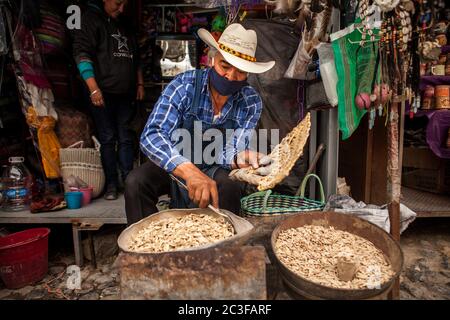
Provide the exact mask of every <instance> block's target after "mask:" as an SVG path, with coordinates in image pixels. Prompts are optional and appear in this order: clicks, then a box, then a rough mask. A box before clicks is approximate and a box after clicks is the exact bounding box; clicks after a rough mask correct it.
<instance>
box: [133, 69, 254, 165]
mask: <svg viewBox="0 0 450 320" xmlns="http://www.w3.org/2000/svg"><path fill="white" fill-rule="evenodd" d="M209 70H210V69H206V70H205V71H204V72H203V77H202V90H201V94H200V99H199V100H200V106H199V113H198V117H199V119H200V120H202V121H204V122H207V123H214V124H215V125H217V126H218V127H220V124H223V123H224V122H225V121H226V120H227V119H228V118H229V117H231V116H233V117H234V118H233V119H234V121H235V122H236V123H237V126H238V127H237V128H234V129H242V130H237V131H235V133H234V134H233V136H232V139H229V140H227V143H226V145H225V146H224V150H223V153H222V154H221V155H219V159H218V160H217V163H218V164H219V165H221V166H222V167H223V168H225V169H231V163H232V161H233V158H234V156H235V155H236V154H237V153H239V152H240V151H242V150H245V149H248V146H249V132H251V131H252V130H253V129H254V128H255V127H256V125H257V123H258V121H259V118H260V116H261V111H262V101H261V97H260V96H259V94H258V93H257V92H256V91H255V89H253V88H252V87H250V86H245V87H244V88H242V89H241V90H240V91H239V92H237V93H236V94H234V95H233V96H231V97H230V98H229V99H228V101H227V102H226V104H225V105H224V107H223V109H222V112H221V115H220V117H219V118H218V119H214V114H213V106H212V102H211V97H210V93H209V84H208V83H209V81H208V75H209ZM194 82H195V72H194V71H188V72H185V73H183V74H180V75H178V76H177V77H176V78H175V79H174V80H173V81H172V82H171V83H169V84H168V86H167V87H166V88H165V90H164V91H163V93H162V95H161V97H160V98H159V100H158V101H157V103H156V105H155V108H154V110H153V112H152V114H151V115H150V117H149V119H148V122H147V124H146V126H145V128H144V131H143V133H142V135H141V141H140V143H141V149H142V151H143V152H144V154H145V155H146V156H147V157H149V158H150V160H152V161H153V162H154V163H156V164H157V165H158V166H160V167H161V168H163V169H164V170H166V171H167V172H169V173H171V172H172V171H173V170H175V168H176V167H178V166H179V165H180V164H183V163H186V162H190V161H191V160H190V159H187V158H185V157H184V156H183V155H181V154H180V152H179V151H178V150H177V148H176V147H175V142H174V141H173V140H172V139H171V137H172V133H173V132H174V130H175V129H178V128H179V127H180V126H181V123H182V122H183V121H182V120H184V119H186V117H187V115H188V111H189V110H190V108H191V104H192V100H193V99H194V91H195V88H194ZM233 108H237V110H236V111H237V112H230V110H232V109H233ZM232 114H233V115H232Z"/></svg>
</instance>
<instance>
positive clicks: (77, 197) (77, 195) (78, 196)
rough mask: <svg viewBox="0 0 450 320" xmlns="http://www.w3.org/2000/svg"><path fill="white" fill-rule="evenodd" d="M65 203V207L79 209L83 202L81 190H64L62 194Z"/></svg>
mask: <svg viewBox="0 0 450 320" xmlns="http://www.w3.org/2000/svg"><path fill="white" fill-rule="evenodd" d="M64 196H65V198H66V203H67V209H70V210H75V209H80V208H81V205H82V203H83V201H82V200H83V193H82V192H77V191H75V192H66V193H65V194H64Z"/></svg>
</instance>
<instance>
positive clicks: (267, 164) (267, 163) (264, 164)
mask: <svg viewBox="0 0 450 320" xmlns="http://www.w3.org/2000/svg"><path fill="white" fill-rule="evenodd" d="M274 164H275V163H274V161H273V159H272V158H271V157H270V156H264V157H262V158H261V159H260V160H259V165H260V167H259V168H258V169H256V171H255V173H256V174H258V175H260V176H268V175H269V174H270V173H271V172H272V170H273V166H274Z"/></svg>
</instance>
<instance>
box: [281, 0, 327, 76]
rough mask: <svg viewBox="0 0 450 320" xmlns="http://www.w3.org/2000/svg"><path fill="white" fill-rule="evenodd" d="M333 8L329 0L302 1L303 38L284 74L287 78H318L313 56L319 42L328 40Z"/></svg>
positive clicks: (301, 22) (300, 14)
mask: <svg viewBox="0 0 450 320" xmlns="http://www.w3.org/2000/svg"><path fill="white" fill-rule="evenodd" d="M332 9H333V6H332V3H331V1H329V0H322V1H321V0H315V1H312V2H302V4H301V6H300V8H299V12H300V13H299V20H300V21H299V23H300V24H302V25H303V32H302V38H301V41H300V44H299V46H298V49H297V52H296V53H295V56H294V57H293V58H292V61H291V64H290V66H289V68H288V69H287V70H286V73H285V75H284V76H285V77H286V78H292V79H300V80H314V79H317V78H318V72H317V63H316V62H314V61H313V57H314V54H315V52H316V48H317V46H318V45H319V43H320V42H321V41H326V40H327V29H328V25H329V23H330V19H331V13H332Z"/></svg>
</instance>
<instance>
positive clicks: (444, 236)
mask: <svg viewBox="0 0 450 320" xmlns="http://www.w3.org/2000/svg"><path fill="white" fill-rule="evenodd" d="M401 245H402V248H403V252H404V256H405V264H404V268H403V273H402V275H401V299H446V300H448V299H450V267H449V265H450V219H421V220H416V221H415V222H414V223H413V224H412V225H411V226H410V228H409V229H408V230H406V231H405V233H404V234H403V235H402V241H401ZM115 258H116V256H115V255H112V256H110V257H107V258H103V259H100V260H99V261H98V265H97V269H94V268H93V267H92V266H91V265H89V264H86V265H85V266H84V267H83V268H82V269H81V289H75V290H72V289H69V288H68V283H69V285H70V283H71V282H70V279H69V275H68V274H67V272H66V268H67V266H70V265H73V264H74V258H73V256H72V255H71V254H70V250H68V251H67V253H66V254H61V253H58V254H54V255H52V256H50V259H49V271H48V274H47V276H46V277H45V278H44V279H43V280H42V281H41V282H39V283H37V284H35V285H30V286H27V287H24V288H21V289H19V290H9V289H6V288H5V287H4V284H3V283H2V282H0V299H19V300H43V299H51V300H55V299H57V300H64V299H68V300H115V299H120V282H119V281H120V279H119V274H118V270H117V269H115V268H114V267H113V263H114V261H115ZM88 263H89V262H88ZM283 298H284V299H289V297H288V296H287V295H286V294H285V293H281V294H280V295H278V297H277V299H283Z"/></svg>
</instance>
